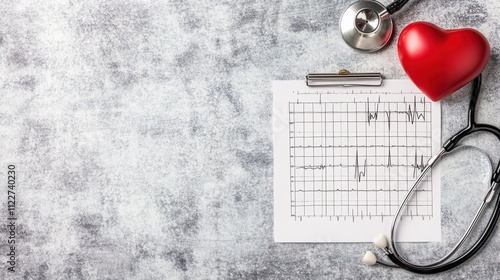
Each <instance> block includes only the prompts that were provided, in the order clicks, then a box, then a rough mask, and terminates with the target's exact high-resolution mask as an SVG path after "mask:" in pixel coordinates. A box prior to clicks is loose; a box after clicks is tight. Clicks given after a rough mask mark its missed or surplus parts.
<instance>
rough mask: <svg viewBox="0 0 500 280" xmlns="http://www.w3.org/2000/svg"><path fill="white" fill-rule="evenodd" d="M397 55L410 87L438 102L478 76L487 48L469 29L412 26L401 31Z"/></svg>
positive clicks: (479, 36) (422, 25)
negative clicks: (414, 86)
mask: <svg viewBox="0 0 500 280" xmlns="http://www.w3.org/2000/svg"><path fill="white" fill-rule="evenodd" d="M398 54H399V60H400V61H401V65H402V66H403V69H404V70H405V72H406V74H408V76H409V77H410V79H411V80H412V81H413V83H414V84H415V85H416V86H417V87H418V88H419V89H420V90H421V91H422V92H423V93H425V95H427V96H428V97H429V98H430V99H431V100H433V101H438V100H440V99H442V98H444V97H446V96H448V95H450V94H452V93H453V92H455V91H457V90H458V89H459V88H461V87H463V86H464V85H466V84H467V83H469V82H470V81H472V80H473V79H474V78H476V77H477V76H479V74H480V73H481V72H482V71H483V69H484V68H485V67H486V64H487V63H488V59H489V57H490V45H489V43H488V40H486V38H485V37H484V36H483V34H481V33H479V32H478V31H476V30H474V29H471V28H464V29H451V30H444V29H441V28H439V27H437V26H436V25H434V24H432V23H428V22H414V23H412V24H409V25H408V26H406V27H405V28H404V29H403V31H401V34H400V35H399V40H398Z"/></svg>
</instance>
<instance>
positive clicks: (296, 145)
mask: <svg viewBox="0 0 500 280" xmlns="http://www.w3.org/2000/svg"><path fill="white" fill-rule="evenodd" d="M431 108H432V106H431V103H430V101H429V100H428V99H426V98H425V97H423V96H422V95H420V96H418V95H401V96H400V98H398V100H394V99H392V100H390V101H385V100H383V99H381V97H380V95H378V96H377V95H375V96H366V97H364V98H362V99H361V98H356V97H353V99H352V101H339V102H330V101H329V102H325V101H321V98H320V99H319V100H313V101H310V100H307V101H303V100H300V99H299V98H297V100H296V101H293V102H289V103H288V120H289V127H288V131H289V158H290V161H289V162H290V206H291V209H290V211H291V212H290V214H291V216H292V217H295V218H297V219H304V218H307V217H329V218H330V219H345V218H353V217H361V218H363V217H365V218H372V217H382V219H383V217H385V216H392V215H394V213H395V212H396V210H397V207H398V206H399V203H400V201H401V200H402V199H403V197H404V196H405V195H406V193H407V192H408V190H409V188H411V185H412V184H413V182H414V180H415V179H416V178H417V177H418V176H419V175H420V174H421V172H422V170H423V168H424V166H425V163H426V161H427V159H428V158H429V157H430V156H431V154H432V137H431V136H432V126H431V113H432V112H431ZM432 191H433V190H432V181H431V180H430V177H426V178H425V179H424V181H423V183H422V184H421V185H420V187H419V188H418V189H417V193H416V195H414V197H413V199H412V200H410V201H409V203H408V205H407V207H406V209H405V212H404V214H403V215H406V216H411V217H412V218H413V217H422V218H426V217H431V216H432V215H433V199H432V198H433V196H432Z"/></svg>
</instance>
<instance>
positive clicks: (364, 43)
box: [340, 0, 408, 52]
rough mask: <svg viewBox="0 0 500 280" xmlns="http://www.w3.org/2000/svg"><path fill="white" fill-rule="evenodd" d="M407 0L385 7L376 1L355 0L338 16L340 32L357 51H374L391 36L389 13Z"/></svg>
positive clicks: (391, 24) (391, 28)
mask: <svg viewBox="0 0 500 280" xmlns="http://www.w3.org/2000/svg"><path fill="white" fill-rule="evenodd" d="M406 2H408V0H397V1H394V2H393V3H392V4H389V5H388V6H387V7H386V6H384V5H382V4H380V3H379V2H377V1H357V2H354V3H353V4H351V6H349V7H348V8H347V9H346V10H345V11H344V14H342V17H341V18H340V33H341V34H342V38H343V39H344V41H345V42H346V43H347V44H348V45H349V46H351V47H352V48H354V49H356V50H358V51H364V52H374V51H376V50H379V49H380V48H382V47H383V46H385V44H387V42H388V41H389V39H390V38H391V35H392V30H393V23H392V19H391V15H392V14H394V13H395V12H397V11H399V10H400V9H401V8H402V7H403V6H404V5H405V4H406Z"/></svg>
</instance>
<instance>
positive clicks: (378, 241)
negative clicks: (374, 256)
mask: <svg viewBox="0 0 500 280" xmlns="http://www.w3.org/2000/svg"><path fill="white" fill-rule="evenodd" d="M373 244H375V246H377V247H379V248H380V249H385V248H387V238H386V237H385V235H383V234H379V235H377V236H376V237H375V238H373Z"/></svg>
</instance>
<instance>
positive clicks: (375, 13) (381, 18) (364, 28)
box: [340, 0, 500, 274]
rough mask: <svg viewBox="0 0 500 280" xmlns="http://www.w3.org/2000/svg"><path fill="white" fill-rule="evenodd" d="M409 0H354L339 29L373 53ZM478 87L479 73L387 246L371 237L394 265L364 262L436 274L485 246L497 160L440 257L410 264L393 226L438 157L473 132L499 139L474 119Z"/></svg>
mask: <svg viewBox="0 0 500 280" xmlns="http://www.w3.org/2000/svg"><path fill="white" fill-rule="evenodd" d="M407 2H408V0H396V1H395V2H393V3H392V4H390V5H388V6H384V5H382V4H380V3H379V2H376V1H366V0H362V1H357V2H354V3H353V4H352V5H351V6H349V7H348V8H347V9H346V10H345V12H344V13H343V15H342V17H341V19H340V31H341V34H342V38H343V39H344V41H345V42H346V43H347V44H348V45H349V46H351V47H352V48H354V49H356V50H358V51H363V52H374V51H377V50H379V49H380V48H382V47H383V46H384V45H385V44H386V43H387V42H388V41H389V39H390V37H391V35H392V31H393V23H392V19H391V15H392V14H394V13H395V12H397V11H398V10H399V9H401V8H402V7H403V5H405V4H406V3H407ZM480 89H481V75H479V76H478V77H477V78H475V79H474V80H473V81H472V95H471V99H470V103H469V110H468V125H467V127H465V128H463V129H462V130H460V131H459V132H458V133H457V134H455V135H454V136H452V137H451V138H450V139H449V140H448V141H447V142H446V143H445V144H444V145H443V148H442V149H441V150H440V151H439V152H438V153H437V154H436V155H434V156H433V157H431V158H430V159H429V160H428V162H427V163H426V165H425V167H424V169H423V170H422V173H421V174H420V176H419V177H418V178H417V180H416V181H415V182H414V184H413V186H412V187H411V188H410V190H409V191H408V193H407V195H406V197H405V198H404V200H403V201H402V202H401V204H400V206H399V208H398V211H397V213H396V215H395V216H394V218H393V221H392V225H391V230H390V233H391V236H390V245H389V243H388V241H387V238H386V237H385V236H383V235H380V236H378V237H376V238H375V239H374V243H375V245H376V246H377V247H379V248H381V249H382V250H383V251H384V252H385V254H386V255H387V257H388V258H389V259H390V260H391V262H392V263H393V264H389V263H386V262H382V261H378V260H377V258H376V256H375V255H374V254H373V253H372V252H370V251H368V252H367V253H366V254H365V257H364V258H363V261H364V262H365V263H367V264H370V265H373V264H381V265H385V266H389V267H397V268H403V269H406V270H409V271H412V272H415V273H421V274H432V273H439V272H443V271H446V270H449V269H452V268H454V267H456V266H458V265H460V264H462V263H463V262H465V261H467V260H468V259H469V258H471V257H472V256H473V255H474V254H475V253H476V252H477V251H478V250H480V249H481V248H482V246H484V244H485V243H486V242H487V240H488V238H489V237H490V236H491V234H492V233H493V231H494V229H495V226H496V224H497V221H498V218H499V217H500V196H499V192H498V191H497V188H498V185H499V184H500V162H499V163H498V164H497V167H496V168H495V170H494V172H493V174H492V177H491V185H490V188H489V190H488V192H487V194H486V196H485V197H484V198H483V201H482V203H481V206H480V207H479V210H478V211H477V212H476V214H475V216H474V218H473V220H472V222H471V223H470V225H469V226H468V228H467V230H466V232H465V233H464V235H463V236H462V237H461V238H460V240H459V241H458V242H457V244H456V245H455V246H454V247H453V248H452V250H451V251H450V252H448V254H446V255H445V256H444V257H442V258H441V259H439V260H437V261H435V262H434V263H431V264H425V265H419V264H413V263H411V262H410V261H408V260H407V259H405V258H403V257H402V256H401V255H400V253H399V252H398V249H397V246H396V245H397V242H396V239H395V235H396V228H397V225H398V222H399V217H400V215H401V213H402V210H403V209H404V208H405V206H406V203H407V202H408V200H409V199H410V198H411V197H412V196H413V194H414V192H415V190H416V189H417V186H418V185H419V183H420V181H421V180H422V179H423V178H424V177H425V176H426V174H427V173H428V172H429V170H431V169H432V167H433V166H434V165H435V164H436V163H437V162H438V161H439V159H441V157H442V156H443V155H445V154H447V153H449V152H451V151H453V150H454V149H456V148H457V147H458V145H457V144H458V143H459V142H460V141H461V140H462V139H463V138H464V137H466V136H468V135H471V134H474V133H476V132H486V133H491V134H493V135H494V136H496V138H498V139H499V140H500V129H499V128H497V127H494V126H492V125H489V124H480V123H477V122H476V120H475V112H476V104H477V100H478V97H479V92H480ZM492 201H495V203H494V208H493V211H492V214H491V216H490V218H489V220H488V222H487V224H486V226H485V228H484V229H483V231H482V232H481V234H480V236H479V238H478V239H477V240H476V241H475V242H474V243H473V244H472V246H470V248H468V249H467V250H466V251H465V252H464V253H462V254H461V255H459V256H455V254H456V253H457V251H458V250H459V249H460V248H462V246H463V244H464V243H465V241H466V240H467V239H468V237H469V236H470V234H471V233H472V231H473V229H474V228H475V227H476V225H477V223H478V221H479V219H480V217H481V216H482V214H483V213H484V210H485V209H486V207H487V206H488V205H490V202H492Z"/></svg>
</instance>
